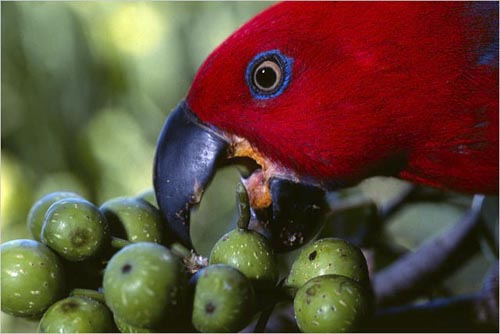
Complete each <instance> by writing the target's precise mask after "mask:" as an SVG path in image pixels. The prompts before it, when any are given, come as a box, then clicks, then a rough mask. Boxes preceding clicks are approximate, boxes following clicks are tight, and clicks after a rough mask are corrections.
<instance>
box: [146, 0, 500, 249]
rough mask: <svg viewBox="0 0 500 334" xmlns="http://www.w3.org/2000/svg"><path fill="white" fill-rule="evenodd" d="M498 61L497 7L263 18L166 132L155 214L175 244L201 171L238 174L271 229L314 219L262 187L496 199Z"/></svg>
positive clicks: (369, 5) (388, 8)
mask: <svg viewBox="0 0 500 334" xmlns="http://www.w3.org/2000/svg"><path fill="white" fill-rule="evenodd" d="M498 61H499V60H498V2H338V3H336V2H283V3H279V4H276V5H273V6H271V7H270V8H268V9H267V10H265V11H263V12H262V13H260V14H259V15H257V16H255V17H254V18H253V19H251V20H250V21H249V22H247V23H246V24H244V25H243V26H242V27H241V28H239V29H238V30H237V31H236V32H234V33H233V34H232V35H231V36H230V37H229V38H228V39H227V40H226V41H225V42H223V43H222V44H221V45H220V46H219V47H218V48H217V49H215V50H214V51H213V53H212V54H211V55H210V56H209V57H208V58H207V60H206V61H205V62H204V63H203V65H202V66H201V68H200V69H199V71H198V73H197V75H196V77H195V79H194V81H193V84H192V86H191V88H190V90H189V93H188V94H187V97H186V99H185V100H184V101H182V102H181V103H180V104H179V106H178V107H177V108H176V109H175V110H174V111H173V112H172V114H171V115H170V117H169V119H168V120H167V122H166V124H165V126H164V128H163V130H162V133H161V135H160V138H159V141H158V145H157V152H156V158H155V171H154V184H155V189H156V194H157V198H158V201H159V204H160V208H161V210H162V211H163V213H164V215H165V216H166V218H167V220H168V222H169V226H170V228H171V229H172V230H173V231H174V232H175V233H176V234H177V235H179V236H180V237H181V239H182V240H183V241H185V242H186V244H189V243H190V238H189V209H190V208H191V206H193V205H195V204H196V203H198V202H199V201H200V200H201V195H202V193H203V189H204V188H205V187H206V186H207V184H208V183H209V182H210V180H211V179H212V177H213V175H214V173H215V169H216V168H217V167H220V166H223V165H226V164H228V163H244V164H248V162H249V161H253V162H252V163H251V164H250V165H249V166H253V167H252V170H251V171H250V172H252V173H251V174H250V175H245V178H244V184H245V186H246V188H247V190H248V192H249V196H250V202H251V206H252V208H253V209H254V210H255V211H256V212H258V211H259V210H262V209H264V208H268V207H273V206H274V208H273V210H272V211H273V213H272V216H273V217H274V216H276V217H277V216H279V212H280V210H285V211H286V210H292V211H293V210H295V212H294V213H295V214H296V213H297V210H299V211H300V210H302V209H303V208H304V207H307V208H308V210H309V209H311V208H312V207H314V205H313V204H312V203H311V202H310V200H311V199H310V198H307V197H308V195H306V196H302V198H300V199H298V200H297V201H296V204H294V205H291V206H290V205H289V206H288V207H285V205H283V203H284V202H283V203H281V204H280V203H278V202H279V199H280V196H282V194H280V193H283V192H286V191H285V190H283V189H289V187H287V186H281V185H280V184H278V183H277V182H275V183H276V184H275V183H273V180H285V181H286V182H288V183H289V184H292V185H294V186H297V187H298V188H297V189H298V190H300V189H301V188H300V187H301V185H304V189H308V190H311V193H312V194H314V195H312V197H314V196H317V193H315V192H314V191H315V190H314V189H320V190H321V191H328V190H333V189H337V188H339V187H346V186H351V185H355V184H356V183H358V182H360V181H361V180H363V179H364V178H367V177H370V176H375V175H391V176H397V177H400V178H402V179H405V180H409V181H412V182H415V183H420V184H425V185H430V186H434V187H438V188H443V189H450V190H455V191H460V192H465V193H486V194H497V193H498V180H499V179H498V135H499V133H498V99H499V95H498ZM273 187H274V188H276V189H275V190H273ZM287 191H288V190H287ZM299 192H300V191H299ZM305 193H306V194H309V193H308V192H305ZM321 194H322V193H321V192H320V197H321ZM284 196H285V197H286V194H285V195H284ZM299 197H300V196H299ZM301 201H302V202H304V203H305V204H304V206H303V207H302V209H300V206H301ZM291 207H293V208H291ZM297 207H298V208H297ZM308 212H309V211H308ZM306 216H307V215H306ZM273 217H271V218H273ZM276 217H274V218H276ZM292 218H293V217H291V216H287V224H290V223H293V219H292ZM306 218H307V217H306ZM271 220H273V219H271ZM306 220H307V219H306ZM271 223H272V222H271Z"/></svg>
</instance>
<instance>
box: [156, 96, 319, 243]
mask: <svg viewBox="0 0 500 334" xmlns="http://www.w3.org/2000/svg"><path fill="white" fill-rule="evenodd" d="M249 161H253V162H252V163H250V164H248V162H249ZM231 163H233V164H244V165H245V166H246V167H249V168H250V170H249V171H248V172H249V173H248V174H246V175H245V176H242V182H243V184H244V185H245V188H246V189H247V192H248V195H249V199H250V207H251V216H252V219H251V221H250V228H251V229H254V230H256V231H258V232H260V233H261V234H263V235H264V236H266V237H267V238H268V239H269V240H270V242H271V244H272V246H273V247H274V248H275V249H276V250H277V251H285V250H290V249H294V248H297V247H299V246H301V245H303V244H304V243H305V242H307V241H309V240H310V239H311V238H312V237H313V236H314V235H315V234H316V232H318V230H319V227H320V226H321V224H320V221H321V219H320V218H321V217H322V215H323V213H324V212H325V211H326V209H327V208H328V204H327V203H326V200H325V191H324V190H323V189H321V188H320V187H317V186H315V185H312V184H308V183H301V182H300V181H299V180H298V179H297V178H296V177H293V178H292V177H287V173H282V172H276V169H275V168H273V167H272V165H271V164H270V162H269V161H268V160H267V159H265V157H263V156H262V155H261V154H260V153H259V152H258V151H256V150H255V149H254V148H253V147H252V146H251V145H250V144H249V143H248V142H247V141H246V140H244V139H242V138H239V137H237V136H233V135H228V134H225V133H222V132H221V131H218V130H217V129H214V128H211V127H209V126H207V125H206V124H204V123H202V122H201V121H200V120H199V119H198V118H197V117H196V115H195V114H194V113H193V112H192V111H191V110H190V108H189V106H188V105H187V103H186V102H184V101H182V102H181V103H180V104H179V105H178V106H177V107H176V108H175V109H174V110H173V111H172V112H171V114H170V116H169V117H168V119H167V121H166V123H165V125H164V126H163V129H162V131H161V133H160V136H159V139H158V143H157V146H156V155H155V161H154V170H153V184H154V188H155V192H156V199H157V201H158V205H159V207H160V210H161V212H162V213H163V216H164V218H165V219H166V221H167V225H168V229H169V231H170V232H171V233H172V234H173V235H174V236H175V237H176V238H178V239H179V241H181V242H182V243H183V244H184V245H185V246H187V247H190V248H193V245H192V242H191V238H190V230H189V222H190V210H191V208H192V207H194V206H195V205H196V204H198V203H199V202H200V201H201V197H202V195H203V192H204V190H205V188H206V187H207V186H208V184H209V183H210V181H211V180H212V178H213V177H214V175H215V172H216V170H217V169H218V168H220V167H223V166H226V165H228V164H231ZM259 167H260V168H259Z"/></svg>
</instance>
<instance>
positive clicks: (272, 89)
mask: <svg viewBox="0 0 500 334" xmlns="http://www.w3.org/2000/svg"><path fill="white" fill-rule="evenodd" d="M292 62H293V61H292V59H291V58H288V57H285V56H284V55H283V54H281V52H279V51H278V50H271V51H266V52H262V53H259V54H258V55H257V56H255V57H254V59H252V61H251V62H250V64H248V67H247V72H246V81H247V84H248V87H249V88H250V92H251V93H252V95H253V97H255V98H257V99H259V100H264V99H269V98H273V97H276V96H278V95H280V94H281V93H283V90H284V89H285V88H286V87H287V85H288V82H289V81H290V77H291V67H292V66H291V65H292Z"/></svg>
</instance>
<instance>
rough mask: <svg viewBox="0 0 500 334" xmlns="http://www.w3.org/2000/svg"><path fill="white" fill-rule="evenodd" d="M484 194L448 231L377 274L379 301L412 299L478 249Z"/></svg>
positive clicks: (376, 289) (384, 303)
mask: <svg viewBox="0 0 500 334" xmlns="http://www.w3.org/2000/svg"><path fill="white" fill-rule="evenodd" d="M483 200H484V196H482V195H476V196H474V200H473V203H472V206H471V209H470V210H469V211H468V212H467V213H466V214H465V215H464V216H463V217H462V218H461V220H460V221H459V222H458V223H457V224H456V225H455V226H453V227H452V228H451V229H449V230H448V231H446V232H444V233H443V234H442V235H440V236H438V237H436V238H435V239H433V240H431V241H430V242H428V243H426V244H424V245H423V246H421V247H420V248H419V249H418V250H417V251H415V252H413V253H407V254H405V255H403V256H402V257H401V258H399V259H398V260H396V261H395V262H394V263H393V264H391V265H390V266H389V267H387V268H385V269H383V270H382V271H380V272H378V273H377V274H375V277H374V278H373V281H372V282H373V288H374V291H375V294H376V297H377V303H378V304H379V305H391V304H392V305H394V304H400V303H402V302H405V301H408V300H411V299H413V298H414V297H416V296H418V294H419V293H421V292H422V291H425V289H426V288H427V289H428V287H430V286H433V285H434V284H435V282H437V281H440V280H441V279H443V278H444V277H446V276H448V275H449V274H451V272H453V271H454V270H455V269H456V268H457V267H458V266H459V265H460V264H461V263H463V262H464V261H465V260H466V259H467V258H469V257H470V256H471V255H472V254H474V253H475V252H476V251H477V250H478V244H477V242H476V241H477V240H476V238H475V235H474V233H473V232H474V231H475V230H476V227H477V226H479V224H478V222H479V221H480V219H479V217H480V213H481V206H482V203H483Z"/></svg>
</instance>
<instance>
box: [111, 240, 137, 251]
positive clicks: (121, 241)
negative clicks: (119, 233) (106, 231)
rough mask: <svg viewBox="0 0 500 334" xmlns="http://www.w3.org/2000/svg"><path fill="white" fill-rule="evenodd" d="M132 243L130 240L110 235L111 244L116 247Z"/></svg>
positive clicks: (119, 247)
mask: <svg viewBox="0 0 500 334" xmlns="http://www.w3.org/2000/svg"><path fill="white" fill-rule="evenodd" d="M130 244H132V243H131V242H130V241H128V240H125V239H121V238H117V237H111V246H112V247H113V248H116V249H122V248H123V247H126V246H128V245H130Z"/></svg>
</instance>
